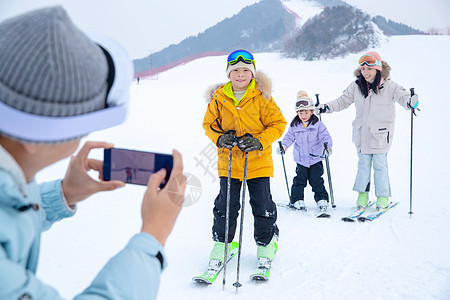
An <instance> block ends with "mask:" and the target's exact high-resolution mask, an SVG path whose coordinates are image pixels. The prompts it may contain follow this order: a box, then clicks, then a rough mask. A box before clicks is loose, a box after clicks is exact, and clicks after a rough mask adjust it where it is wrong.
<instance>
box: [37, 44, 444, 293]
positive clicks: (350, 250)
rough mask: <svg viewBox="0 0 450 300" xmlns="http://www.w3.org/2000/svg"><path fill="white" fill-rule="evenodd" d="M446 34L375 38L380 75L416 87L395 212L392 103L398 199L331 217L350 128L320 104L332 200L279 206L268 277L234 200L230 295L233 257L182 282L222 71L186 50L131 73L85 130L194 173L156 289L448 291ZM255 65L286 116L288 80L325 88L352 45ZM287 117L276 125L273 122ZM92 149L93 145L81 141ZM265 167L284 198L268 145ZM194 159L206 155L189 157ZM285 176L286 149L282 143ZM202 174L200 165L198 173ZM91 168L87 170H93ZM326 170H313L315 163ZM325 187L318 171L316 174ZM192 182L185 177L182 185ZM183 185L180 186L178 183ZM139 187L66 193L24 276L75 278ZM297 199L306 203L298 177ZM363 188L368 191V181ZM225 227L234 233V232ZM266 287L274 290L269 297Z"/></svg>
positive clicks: (86, 276) (135, 222)
mask: <svg viewBox="0 0 450 300" xmlns="http://www.w3.org/2000/svg"><path fill="white" fill-rule="evenodd" d="M449 49H450V37H449V36H399V37H393V38H391V39H390V41H389V42H387V43H386V44H384V45H383V46H381V47H380V48H378V49H376V50H378V51H379V52H380V54H381V56H382V58H383V60H385V61H387V62H389V63H390V65H391V66H392V72H391V77H392V79H393V80H394V81H396V82H398V83H400V84H402V85H403V86H404V87H405V88H410V87H414V88H415V89H416V93H417V94H419V96H420V108H421V111H420V112H419V116H418V117H417V118H415V119H414V145H415V146H414V198H413V211H414V214H413V216H412V217H410V215H409V214H408V212H409V209H410V207H409V159H410V152H409V150H410V113H409V112H408V111H406V110H404V109H403V108H401V107H400V106H397V121H396V133H395V138H394V144H393V147H392V149H391V151H390V153H389V167H390V176H391V187H392V193H393V197H392V199H393V200H395V201H400V205H399V206H398V207H396V208H394V209H393V210H391V211H390V212H389V213H388V214H386V215H385V216H383V217H382V218H380V219H378V220H376V221H374V222H372V223H344V222H342V221H341V220H340V218H341V217H342V216H344V215H346V214H348V213H349V212H350V211H351V209H352V207H353V206H354V203H355V199H356V193H355V192H353V191H352V186H353V181H354V176H355V172H356V163H357V156H356V151H355V148H354V146H353V144H352V142H351V122H352V120H353V117H354V109H353V107H351V108H349V109H347V110H346V111H343V112H339V113H334V114H331V115H330V114H327V115H323V116H322V120H323V122H324V123H325V124H326V125H327V127H328V129H329V131H330V133H331V135H332V137H333V139H334V147H333V155H332V156H331V157H330V164H331V175H332V182H333V187H334V195H335V202H336V204H337V208H336V210H335V211H333V212H332V214H333V216H332V218H331V219H315V218H313V217H312V216H305V215H302V214H300V213H295V212H291V211H287V210H283V209H281V208H280V209H279V220H278V226H279V228H280V240H279V251H278V253H277V256H276V258H275V260H274V262H273V268H272V271H271V278H270V280H269V281H268V282H266V283H262V284H260V283H253V282H250V281H249V280H248V276H249V275H250V273H251V272H252V271H253V270H254V268H255V265H256V245H255V243H254V241H253V217H252V215H251V211H250V210H251V209H250V206H249V205H247V206H246V213H245V226H244V241H243V253H242V264H241V283H242V284H243V286H242V287H241V288H240V290H239V293H238V294H237V295H235V288H234V287H233V286H232V283H233V282H235V281H236V277H235V276H236V273H235V268H236V260H234V261H232V262H231V263H230V264H229V265H228V266H229V267H228V272H227V274H228V277H227V285H226V288H225V290H224V291H222V284H221V280H222V276H221V275H219V277H218V280H217V281H216V282H215V283H214V284H213V285H212V286H208V287H202V286H197V285H195V284H194V283H192V282H191V278H192V276H194V275H198V274H199V273H201V272H202V271H203V270H204V268H205V267H206V265H207V261H208V255H209V251H210V249H211V247H212V245H213V242H212V240H211V225H212V207H213V200H214V198H215V197H216V195H217V193H218V187H219V184H218V180H217V178H216V171H215V164H214V161H213V160H212V159H211V158H208V155H207V154H208V149H211V148H210V147H211V146H212V143H211V141H210V140H209V139H208V138H207V137H206V136H205V135H204V131H203V128H202V126H201V123H202V120H203V115H204V112H205V109H206V104H205V100H204V93H205V90H206V88H207V87H208V86H210V85H212V84H215V83H217V82H225V81H226V76H225V59H226V58H225V57H210V58H204V59H199V60H197V61H194V62H191V63H189V64H186V65H183V66H180V67H177V68H174V69H172V70H170V71H167V72H165V73H163V74H160V75H159V79H158V80H141V84H140V85H136V84H135V83H134V85H133V87H132V95H131V96H132V97H131V99H132V101H131V106H130V114H129V117H128V119H127V121H126V123H125V124H124V125H122V126H119V127H116V128H113V129H109V130H105V131H102V132H97V133H94V134H91V135H90V136H89V137H88V138H89V139H90V140H104V141H110V142H113V143H115V145H116V146H117V147H124V148H130V149H138V150H147V151H157V152H166V153H169V152H170V151H171V149H172V148H177V149H178V150H180V151H181V153H182V154H183V159H184V165H185V171H186V172H187V173H190V174H193V178H197V179H198V180H199V182H200V184H201V196H200V198H199V199H198V201H197V202H195V203H190V205H188V206H187V207H185V208H184V209H183V211H182V212H181V214H180V217H179V219H178V221H177V224H176V227H175V229H174V231H173V233H172V235H171V237H170V238H169V240H168V242H167V244H166V252H167V257H168V260H169V265H168V268H167V269H166V270H165V271H164V273H163V275H162V284H161V287H160V291H159V299H180V298H183V299H234V298H239V299H262V298H264V299H354V298H366V299H449V298H450V256H449V255H448V251H449V250H450V236H449V235H448V232H447V230H448V228H449V226H450V218H449V214H450V208H449V204H448V201H449V200H450V196H449V195H450V184H449V181H448V180H449V178H450V171H449V167H450V164H449V162H448V156H447V155H448V151H449V149H450V142H449V141H448V136H449V134H448V131H449V129H450V127H449V120H448V119H447V118H448V113H449V108H448V107H449V106H448V101H449V96H448V92H447V91H446V88H447V87H448V84H449V83H450V74H449V72H448V70H450V62H449V60H448V50H449ZM255 56H256V66H257V68H258V69H259V70H260V71H263V72H266V73H267V74H268V75H269V77H270V78H271V79H272V81H273V96H274V99H275V100H276V102H277V103H278V105H279V106H280V108H281V109H282V111H283V114H284V116H285V118H286V119H287V120H288V122H290V121H291V120H292V118H293V117H294V115H295V114H294V111H293V106H294V103H295V96H296V92H297V91H298V90H306V91H307V92H308V93H309V94H310V95H311V96H313V97H314V94H315V93H319V94H320V99H321V102H327V101H330V100H333V99H335V98H336V97H338V96H339V95H340V94H341V92H342V91H343V90H344V89H345V88H346V87H347V85H348V84H349V83H350V82H351V81H352V80H354V77H353V75H352V74H353V71H354V69H355V68H356V67H357V64H356V61H357V59H358V57H359V54H355V55H349V56H347V57H345V58H338V59H332V60H327V61H316V62H305V61H300V60H293V59H284V58H281V57H280V56H279V55H278V54H264V53H257V54H256V55H255ZM286 130H287V128H286ZM93 157H99V158H101V157H102V152H100V151H99V152H95V153H93ZM273 159H274V166H275V177H274V178H273V179H272V181H271V186H272V195H273V198H274V200H275V201H276V202H287V191H286V184H285V181H284V174H283V167H282V162H281V157H280V156H278V155H276V154H275V151H274V154H273ZM198 161H202V163H203V164H205V165H206V164H209V165H210V166H209V167H208V168H203V167H201V166H200V165H199V163H198ZM285 162H286V167H287V173H288V178H289V181H290V182H291V180H292V178H293V175H294V171H295V163H294V162H293V159H292V150H291V149H290V150H288V153H287V155H286V156H285ZM67 164H68V161H67V160H65V161H63V162H60V163H58V164H56V165H54V166H52V167H50V168H48V169H46V170H44V171H43V172H41V173H40V174H39V176H38V180H39V181H43V180H50V179H53V178H58V177H61V176H63V174H64V170H65V167H66V166H67ZM211 174H212V175H211ZM93 176H94V174H93ZM325 177H326V176H325ZM326 186H327V187H328V185H326ZM195 187H196V186H194V184H193V186H192V187H191V188H190V189H188V193H189V195H190V196H191V197H190V199H197V198H196V197H195V196H196V195H194V192H195V191H196V190H195ZM191 192H192V194H191ZM143 193H144V188H143V187H140V186H131V185H128V186H127V187H125V188H123V189H121V190H118V191H114V192H105V193H101V194H98V195H96V196H94V197H92V198H90V199H88V200H87V201H85V202H83V203H81V204H79V206H78V212H77V214H76V215H75V216H74V217H73V218H70V219H66V220H63V221H61V222H59V223H57V224H55V225H54V226H53V228H52V229H51V230H50V231H48V232H46V233H44V235H43V240H42V251H41V257H40V264H39V268H38V276H39V277H40V278H41V279H42V280H44V281H45V282H47V283H48V284H51V285H53V286H55V287H57V288H58V289H59V291H60V293H61V294H62V295H63V296H64V297H67V298H71V297H73V296H74V295H75V294H76V293H78V292H80V291H81V290H82V289H84V288H85V287H86V286H87V285H88V284H89V283H90V282H91V280H92V279H93V278H94V276H95V275H96V273H97V272H98V271H99V270H100V268H101V267H102V266H103V265H104V264H105V262H106V261H107V260H108V259H109V258H110V257H112V256H113V255H114V254H115V253H117V252H118V251H119V250H120V249H121V248H122V247H123V246H124V245H125V244H126V243H127V241H128V240H129V238H130V237H131V236H132V235H133V234H134V233H136V232H138V231H139V229H140V225H141V222H140V204H141V200H142V197H143ZM306 196H307V198H306V202H307V205H309V208H310V211H311V212H313V211H314V210H315V206H314V202H313V200H312V193H311V190H310V188H308V189H307V191H306ZM370 196H371V198H372V199H373V198H374V194H373V192H372V193H371V194H370ZM236 236H238V235H237V234H236ZM274 297H275V298H274Z"/></svg>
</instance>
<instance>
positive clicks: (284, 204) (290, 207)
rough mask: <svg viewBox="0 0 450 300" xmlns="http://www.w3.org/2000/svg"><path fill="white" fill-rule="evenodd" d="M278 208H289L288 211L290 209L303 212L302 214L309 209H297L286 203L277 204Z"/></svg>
mask: <svg viewBox="0 0 450 300" xmlns="http://www.w3.org/2000/svg"><path fill="white" fill-rule="evenodd" d="M277 206H279V207H284V208H287V209H290V210H295V211H301V212H307V211H308V209H307V208H305V209H299V208H296V207H295V206H294V205H292V204H291V203H288V204H286V203H277Z"/></svg>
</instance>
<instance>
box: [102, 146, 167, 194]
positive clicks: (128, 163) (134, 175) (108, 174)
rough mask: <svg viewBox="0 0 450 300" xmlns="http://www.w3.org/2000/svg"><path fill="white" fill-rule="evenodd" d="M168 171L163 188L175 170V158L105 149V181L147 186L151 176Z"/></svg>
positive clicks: (134, 151) (152, 153) (135, 151)
mask: <svg viewBox="0 0 450 300" xmlns="http://www.w3.org/2000/svg"><path fill="white" fill-rule="evenodd" d="M163 168H164V169H166V171H167V173H166V178H165V180H164V181H163V182H162V183H161V185H160V188H163V187H164V186H165V185H166V183H167V181H168V180H169V177H170V173H171V172H172V168H173V157H172V155H169V154H161V153H154V152H145V151H137V150H129V149H121V148H110V149H104V159H103V180H105V181H109V180H120V181H123V182H125V183H131V184H138V185H145V186H146V185H147V182H148V179H149V177H150V175H152V174H153V173H155V172H158V171H159V170H161V169H163Z"/></svg>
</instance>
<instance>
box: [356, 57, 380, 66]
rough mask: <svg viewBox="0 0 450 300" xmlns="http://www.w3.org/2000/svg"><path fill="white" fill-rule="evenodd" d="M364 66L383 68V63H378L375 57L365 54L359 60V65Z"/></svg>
mask: <svg viewBox="0 0 450 300" xmlns="http://www.w3.org/2000/svg"><path fill="white" fill-rule="evenodd" d="M364 64H366V65H368V66H369V67H373V66H379V67H382V65H381V62H380V61H378V60H377V59H376V58H375V57H374V56H372V55H369V54H364V55H363V56H361V57H360V59H359V65H360V66H363V65H364Z"/></svg>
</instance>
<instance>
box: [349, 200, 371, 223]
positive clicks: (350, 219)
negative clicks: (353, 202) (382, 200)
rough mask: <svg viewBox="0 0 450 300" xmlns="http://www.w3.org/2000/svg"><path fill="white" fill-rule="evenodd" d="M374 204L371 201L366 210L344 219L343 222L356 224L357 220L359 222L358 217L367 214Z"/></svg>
mask: <svg viewBox="0 0 450 300" xmlns="http://www.w3.org/2000/svg"><path fill="white" fill-rule="evenodd" d="M373 204H374V203H373V202H371V201H369V203H368V205H367V207H366V208H364V209H362V210H360V211H358V212H356V213H353V214H351V215H349V216H346V217H342V218H341V220H342V221H344V222H355V220H357V219H358V217H360V216H361V215H362V214H363V213H365V212H366V210H367V209H368V208H369V207H371V206H373Z"/></svg>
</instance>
